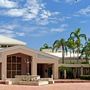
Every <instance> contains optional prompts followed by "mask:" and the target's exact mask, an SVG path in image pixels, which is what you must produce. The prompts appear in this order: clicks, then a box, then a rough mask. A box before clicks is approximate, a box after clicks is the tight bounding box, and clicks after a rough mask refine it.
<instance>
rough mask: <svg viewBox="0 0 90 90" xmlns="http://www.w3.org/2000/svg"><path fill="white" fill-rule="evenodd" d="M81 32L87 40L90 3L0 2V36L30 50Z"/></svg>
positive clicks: (69, 0)
mask: <svg viewBox="0 0 90 90" xmlns="http://www.w3.org/2000/svg"><path fill="white" fill-rule="evenodd" d="M78 27H79V28H81V33H85V34H86V35H87V36H88V37H90V0H77V1H76V0H0V34H1V35H6V36H8V37H13V38H16V39H20V40H22V41H24V42H26V43H27V45H28V46H29V47H31V48H34V49H39V48H40V47H41V46H42V45H43V44H44V43H48V44H49V45H52V43H53V42H54V41H55V40H56V39H60V38H65V39H67V38H68V37H69V34H70V32H72V31H74V30H76V29H77V28H78Z"/></svg>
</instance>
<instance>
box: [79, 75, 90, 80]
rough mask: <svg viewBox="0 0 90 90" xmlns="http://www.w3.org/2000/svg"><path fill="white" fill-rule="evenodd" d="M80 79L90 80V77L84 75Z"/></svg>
mask: <svg viewBox="0 0 90 90" xmlns="http://www.w3.org/2000/svg"><path fill="white" fill-rule="evenodd" d="M80 79H82V80H90V75H82V76H80Z"/></svg>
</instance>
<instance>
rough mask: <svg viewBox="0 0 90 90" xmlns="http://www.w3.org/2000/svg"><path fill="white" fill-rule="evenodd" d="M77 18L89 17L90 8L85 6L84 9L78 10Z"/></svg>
mask: <svg viewBox="0 0 90 90" xmlns="http://www.w3.org/2000/svg"><path fill="white" fill-rule="evenodd" d="M76 15H77V16H79V15H86V16H90V6H87V7H86V8H83V9H80V10H79V11H78V12H77V13H76Z"/></svg>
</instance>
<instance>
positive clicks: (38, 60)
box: [1, 48, 58, 79]
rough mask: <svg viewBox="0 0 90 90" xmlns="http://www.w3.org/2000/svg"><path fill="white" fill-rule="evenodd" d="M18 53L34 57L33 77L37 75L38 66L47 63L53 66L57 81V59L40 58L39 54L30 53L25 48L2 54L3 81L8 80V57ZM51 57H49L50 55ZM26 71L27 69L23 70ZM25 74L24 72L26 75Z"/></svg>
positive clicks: (32, 64) (32, 65)
mask: <svg viewBox="0 0 90 90" xmlns="http://www.w3.org/2000/svg"><path fill="white" fill-rule="evenodd" d="M16 53H22V54H26V55H29V56H32V63H31V75H37V64H38V63H45V64H53V77H54V78H55V79H57V78H58V60H55V58H47V57H42V58H39V57H38V53H34V52H32V51H29V50H27V49H23V48H17V49H13V50H7V51H4V52H3V54H2V60H1V62H2V79H7V56H8V55H12V54H16ZM48 56H49V55H48ZM23 69H25V68H23ZM24 73H25V72H23V74H24Z"/></svg>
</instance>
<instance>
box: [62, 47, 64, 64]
mask: <svg viewBox="0 0 90 90" xmlns="http://www.w3.org/2000/svg"><path fill="white" fill-rule="evenodd" d="M62 63H64V47H63V46H62Z"/></svg>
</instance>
